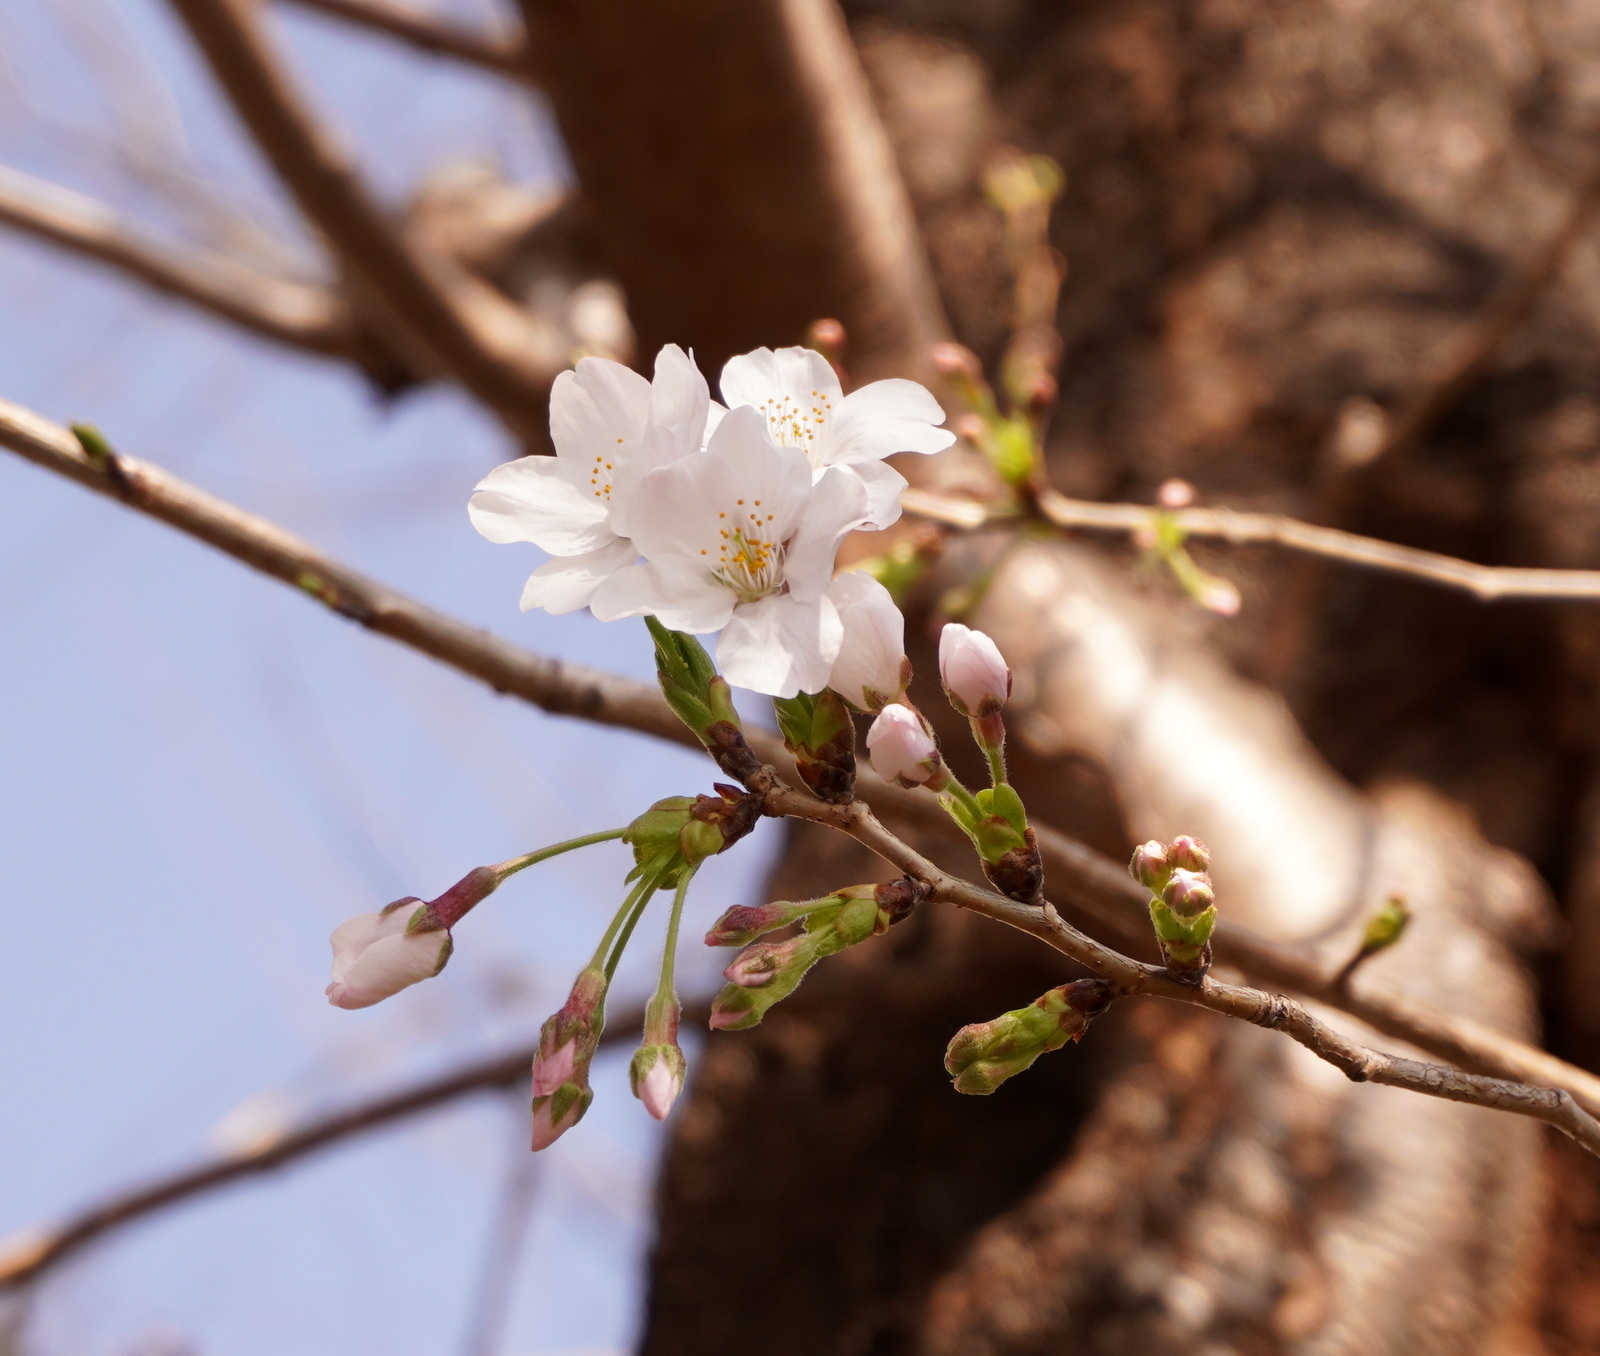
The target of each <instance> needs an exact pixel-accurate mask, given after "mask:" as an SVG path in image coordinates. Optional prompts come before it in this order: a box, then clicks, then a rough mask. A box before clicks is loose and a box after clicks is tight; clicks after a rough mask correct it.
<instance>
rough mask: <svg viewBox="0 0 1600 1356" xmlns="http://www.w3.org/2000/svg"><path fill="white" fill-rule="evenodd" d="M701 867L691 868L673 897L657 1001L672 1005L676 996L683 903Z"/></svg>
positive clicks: (657, 989)
mask: <svg viewBox="0 0 1600 1356" xmlns="http://www.w3.org/2000/svg"><path fill="white" fill-rule="evenodd" d="M699 869H700V868H699V867H697V866H696V867H691V868H690V869H689V870H687V871H685V872H684V873H683V876H682V877H681V878H680V879H679V881H678V893H677V894H676V895H674V896H673V897H672V913H671V915H670V916H669V917H668V918H667V949H666V951H665V952H664V953H663V954H662V957H661V982H660V983H659V984H657V985H656V1000H657V1001H658V1002H663V1003H670V1002H671V1001H672V998H673V996H674V993H675V990H674V988H673V971H674V970H675V969H676V968H677V963H678V923H679V922H680V921H681V920H682V918H683V902H684V900H685V899H687V898H688V897H689V882H690V881H692V880H693V879H694V873H695V872H696V871H698V870H699Z"/></svg>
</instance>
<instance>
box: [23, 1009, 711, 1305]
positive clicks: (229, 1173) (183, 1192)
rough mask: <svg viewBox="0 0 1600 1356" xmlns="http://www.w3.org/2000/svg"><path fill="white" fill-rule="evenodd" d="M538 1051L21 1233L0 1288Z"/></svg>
mask: <svg viewBox="0 0 1600 1356" xmlns="http://www.w3.org/2000/svg"><path fill="white" fill-rule="evenodd" d="M691 1006H692V1007H693V1010H694V1012H695V1014H696V1018H695V1019H696V1020H702V1019H703V1018H704V1015H705V1013H706V1011H707V1010H708V1009H707V1005H706V1004H704V1003H700V1004H695V1005H691ZM643 1024H644V1009H643V1008H642V1007H641V1008H638V1009H635V1010H631V1011H628V1012H625V1013H623V1014H622V1015H621V1016H619V1017H616V1018H614V1019H613V1020H611V1021H609V1022H607V1023H606V1029H605V1031H604V1032H603V1033H602V1034H601V1037H600V1043H601V1044H602V1045H609V1044H614V1043H616V1042H618V1041H623V1040H627V1039H629V1038H631V1037H634V1036H637V1035H638V1033H639V1030H640V1028H641V1027H642V1025H643ZM537 1052H538V1045H537V1044H534V1045H530V1046H527V1047H526V1048H523V1049H517V1050H512V1051H509V1052H508V1053H506V1054H503V1055H493V1056H490V1057H489V1058H487V1059H482V1060H478V1061H477V1062H475V1063H472V1064H468V1065H465V1066H463V1067H461V1068H457V1069H452V1070H451V1071H450V1072H449V1073H446V1074H440V1075H438V1076H436V1077H434V1078H425V1079H423V1080H421V1081H420V1082H417V1083H413V1084H412V1085H411V1086H410V1087H408V1088H402V1089H401V1090H400V1091H398V1092H391V1093H385V1094H384V1095H383V1096H381V1097H374V1098H372V1099H371V1100H369V1101H364V1102H358V1103H357V1104H356V1105H354V1106H350V1107H346V1108H344V1109H343V1110H341V1111H335V1112H331V1113H329V1114H328V1115H325V1116H319V1117H317V1118H316V1119H315V1120H311V1121H307V1122H306V1123H305V1124H304V1125H302V1126H301V1127H300V1128H299V1129H297V1130H286V1131H284V1133H283V1134H281V1135H279V1136H277V1137H276V1138H273V1139H271V1140H270V1141H268V1142H265V1143H261V1144H258V1145H253V1146H252V1147H251V1148H249V1149H248V1150H245V1151H244V1152H241V1153H236V1154H231V1155H229V1156H228V1157H226V1158H219V1159H215V1160H212V1161H208V1162H205V1163H200V1164H198V1165H196V1166H194V1167H190V1168H184V1169H182V1170H180V1171H178V1172H175V1173H172V1174H171V1175H170V1176H167V1177H161V1178H158V1179H157V1180H155V1181H153V1182H150V1183H148V1184H146V1185H145V1186H142V1187H136V1188H134V1189H133V1190H131V1191H119V1192H116V1193H114V1194H113V1195H110V1196H107V1197H106V1198H105V1199H103V1200H101V1201H98V1202H96V1203H95V1204H92V1205H90V1206H88V1207H86V1208H85V1209H83V1210H80V1211H79V1212H78V1213H77V1214H75V1215H72V1216H70V1217H68V1218H67V1219H66V1220H65V1221H63V1222H62V1223H61V1224H58V1225H55V1226H36V1227H34V1228H30V1229H25V1230H23V1231H22V1232H21V1233H20V1234H15V1235H13V1236H12V1238H11V1239H9V1240H6V1241H5V1242H4V1255H3V1256H0V1290H7V1289H12V1288H15V1287H16V1286H19V1285H24V1284H26V1283H27V1282H29V1281H32V1280H35V1279H37V1278H38V1277H39V1276H41V1275H43V1274H44V1273H45V1272H47V1271H49V1270H51V1269H52V1268H54V1267H57V1266H59V1265H60V1264H61V1263H62V1262H64V1261H66V1259H67V1258H68V1257H70V1256H71V1255H72V1254H74V1253H76V1252H77V1251H78V1250H79V1249H80V1248H83V1247H84V1246H85V1245H87V1244H89V1243H92V1242H94V1241H95V1240H96V1239H98V1238H101V1237H103V1236H104V1235H106V1234H108V1233H111V1232H113V1231H114V1230H118V1229H122V1228H125V1227H127V1226H128V1225H130V1224H133V1223H135V1222H136V1221H138V1220H141V1219H145V1218H147V1217H148V1216H150V1215H153V1214H157V1213H159V1212H160V1211H162V1210H166V1209H168V1208H170V1207H171V1206H174V1205H178V1204H180V1203H181V1202H183V1201H186V1200H189V1199H191V1198H192V1197H194V1196H198V1195H201V1194H203V1193H205V1192H208V1191H212V1190H215V1189H216V1188H217V1187H221V1186H226V1185H227V1184H228V1183H230V1182H236V1181H238V1180H239V1179H240V1178H243V1177H253V1176H255V1175H256V1174H257V1173H262V1172H269V1171H271V1170H272V1169H274V1168H281V1167H283V1166H285V1165H286V1164H288V1163H292V1162H295V1161H296V1160H298V1159H301V1158H304V1157H306V1155H308V1154H311V1153H315V1152H316V1151H317V1150H319V1149H326V1148H328V1147H329V1146H330V1145H334V1144H338V1143H340V1142H342V1141H344V1140H347V1139H350V1138H351V1137H353V1136H355V1135H360V1134H364V1133H366V1132H367V1131H369V1130H376V1129H379V1128H381V1127H382V1126H385V1125H389V1124H392V1123H393V1122H395V1121H400V1120H405V1119H406V1118H407V1117H410V1116H416V1115H419V1114H420V1113H422V1112H424V1111H431V1110H432V1109H433V1108H434V1107H437V1106H442V1105H443V1104H445V1103H447V1102H453V1101H455V1100H456V1099H457V1098H459V1097H466V1096H469V1095H470V1094H472V1093H475V1092H482V1091H484V1090H485V1089H489V1088H504V1087H511V1086H513V1085H515V1084H516V1083H519V1082H521V1081H522V1080H523V1079H525V1078H528V1077H529V1072H528V1071H529V1069H530V1067H531V1066H532V1064H533V1057H534V1055H535V1054H536V1053H537Z"/></svg>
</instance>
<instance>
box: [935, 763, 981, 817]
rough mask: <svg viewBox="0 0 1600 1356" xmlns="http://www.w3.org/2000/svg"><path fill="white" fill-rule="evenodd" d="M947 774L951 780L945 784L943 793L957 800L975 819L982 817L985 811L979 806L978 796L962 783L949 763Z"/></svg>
mask: <svg viewBox="0 0 1600 1356" xmlns="http://www.w3.org/2000/svg"><path fill="white" fill-rule="evenodd" d="M945 775H946V776H948V777H949V778H950V780H949V781H948V782H947V783H946V784H945V786H944V788H943V791H942V794H944V795H947V796H949V797H950V798H951V799H952V800H954V801H956V802H957V803H958V804H959V805H960V806H961V808H962V809H963V810H965V811H966V812H967V813H968V814H969V815H971V816H972V818H973V819H974V820H978V819H982V818H983V811H982V810H981V809H980V808H979V807H978V801H977V797H975V796H974V795H973V794H972V792H970V791H968V790H967V788H966V787H964V786H963V785H962V784H961V782H960V780H959V779H958V778H957V777H956V774H955V773H953V772H951V771H950V770H949V767H948V765H946V768H945Z"/></svg>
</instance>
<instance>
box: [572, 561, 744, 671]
mask: <svg viewBox="0 0 1600 1356" xmlns="http://www.w3.org/2000/svg"><path fill="white" fill-rule="evenodd" d="M737 601H738V600H737V599H736V598H735V597H734V596H733V590H732V589H730V588H728V587H727V585H725V584H723V583H722V582H721V581H720V580H719V579H717V578H716V577H715V576H714V575H712V574H711V573H710V572H709V571H706V570H704V569H700V568H698V567H694V566H687V567H686V566H684V565H683V564H682V563H681V562H678V561H675V560H670V559H669V560H667V561H664V562H661V563H656V562H649V563H646V564H643V565H631V566H629V567H628V568H627V569H625V570H618V571H617V572H616V573H615V574H613V575H611V576H610V578H608V579H606V580H605V581H604V582H603V583H602V584H601V585H600V586H599V587H598V588H597V589H596V590H595V592H594V597H593V598H591V599H590V601H589V610H590V611H591V612H593V613H594V615H595V616H596V617H598V618H599V619H600V620H601V621H620V620H621V619H622V618H624V617H643V616H654V617H657V618H659V619H660V621H661V624H662V625H663V626H670V627H671V628H672V629H673V630H674V631H686V632H688V633H689V634H690V635H695V636H701V635H705V634H707V633H708V632H711V631H720V630H721V629H722V628H723V627H724V626H726V625H727V624H728V619H729V618H730V617H731V616H732V615H733V608H734V604H735V603H736V602H737ZM729 681H730V682H731V681H732V679H729Z"/></svg>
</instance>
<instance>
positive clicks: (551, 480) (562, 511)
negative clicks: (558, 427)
mask: <svg viewBox="0 0 1600 1356" xmlns="http://www.w3.org/2000/svg"><path fill="white" fill-rule="evenodd" d="M606 515H607V507H606V502H605V500H604V499H603V498H597V497H596V496H594V495H593V494H591V493H588V492H587V491H586V490H583V489H580V488H579V486H578V484H577V483H576V479H575V473H574V471H573V469H572V467H571V466H570V465H564V464H562V463H561V462H560V461H558V460H557V459H556V458H554V457H519V458H518V459H517V460H516V461H508V462H506V463H505V464H504V465H502V466H496V467H495V468H494V470H492V471H490V472H489V474H488V475H486V476H485V477H484V478H483V479H482V480H480V481H479V482H478V485H477V488H476V489H475V490H474V492H473V495H472V499H471V501H470V502H469V503H468V504H467V516H468V517H470V518H471V519H472V525H473V526H474V527H475V528H477V529H478V531H479V532H481V533H482V534H483V535H484V536H486V537H487V538H488V539H489V540H490V541H493V542H514V541H526V542H532V543H533V544H534V545H535V546H539V547H543V548H544V550H546V551H549V552H550V553H551V554H552V555H558V556H575V555H581V554H583V553H584V552H585V551H594V550H598V549H599V548H600V547H602V546H609V545H610V544H611V543H612V542H613V541H615V540H616V534H615V533H614V532H613V531H612V530H611V529H610V528H609V527H608V526H607V525H606Z"/></svg>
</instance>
